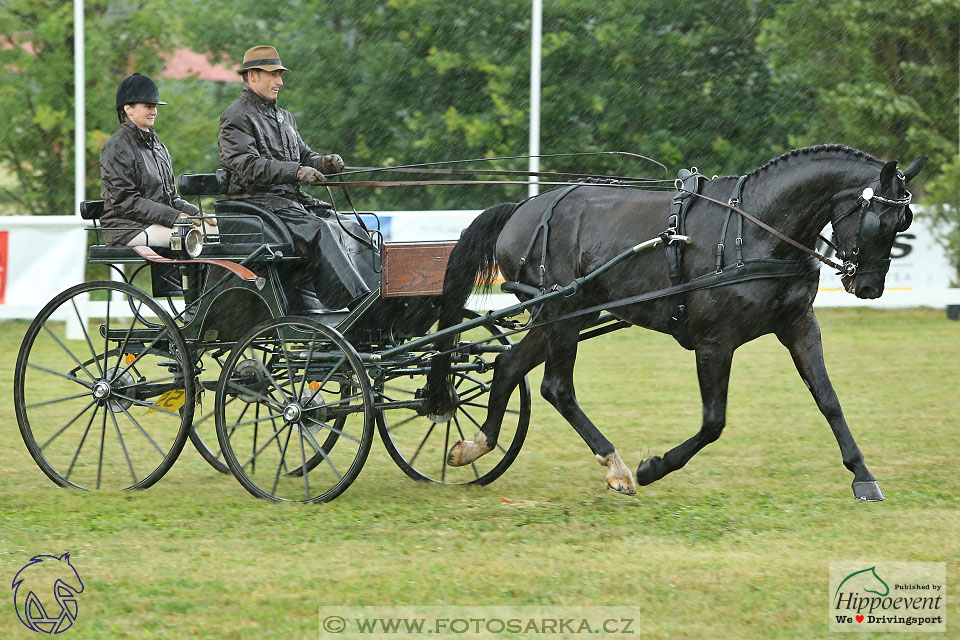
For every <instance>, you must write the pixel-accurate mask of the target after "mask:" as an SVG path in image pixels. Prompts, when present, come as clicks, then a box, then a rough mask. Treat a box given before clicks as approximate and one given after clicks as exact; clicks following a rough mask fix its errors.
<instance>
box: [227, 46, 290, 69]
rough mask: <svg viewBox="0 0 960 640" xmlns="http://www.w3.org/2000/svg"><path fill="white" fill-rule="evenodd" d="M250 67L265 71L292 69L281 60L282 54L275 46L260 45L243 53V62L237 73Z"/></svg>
mask: <svg viewBox="0 0 960 640" xmlns="http://www.w3.org/2000/svg"><path fill="white" fill-rule="evenodd" d="M250 69H262V70H263V71H290V69H287V68H286V67H285V66H283V64H281V62H280V54H279V53H277V50H276V49H274V48H273V47H267V46H263V45H261V46H259V47H253V48H251V49H247V52H246V53H245V54H243V64H242V65H240V68H239V69H237V73H243V72H244V71H249V70H250Z"/></svg>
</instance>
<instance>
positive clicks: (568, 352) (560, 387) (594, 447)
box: [540, 321, 637, 495]
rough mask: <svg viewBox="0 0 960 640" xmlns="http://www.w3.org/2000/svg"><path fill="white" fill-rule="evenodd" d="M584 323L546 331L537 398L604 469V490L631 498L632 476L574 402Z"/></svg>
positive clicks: (633, 485) (551, 328)
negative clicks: (543, 400)
mask: <svg viewBox="0 0 960 640" xmlns="http://www.w3.org/2000/svg"><path fill="white" fill-rule="evenodd" d="M584 323H589V322H588V321H584V322H581V323H578V322H572V323H559V324H554V325H550V326H549V327H548V328H547V331H548V335H547V338H546V340H545V341H544V346H545V347H546V360H545V364H544V371H543V383H542V384H541V386H540V394H541V395H542V396H543V397H544V398H546V400H547V401H548V402H549V403H550V404H552V405H553V406H554V407H555V408H556V409H557V411H559V412H560V414H561V415H562V416H563V417H564V418H566V420H567V422H569V423H570V424H571V425H572V426H573V428H574V429H576V430H577V433H578V434H580V437H581V438H583V440H584V442H586V443H587V446H589V447H590V450H591V451H593V453H594V455H596V456H597V461H598V462H599V463H600V465H601V466H604V467H607V469H608V471H607V475H606V481H607V487H609V488H610V489H613V490H614V491H617V492H619V493H625V494H627V495H633V494H635V493H636V492H637V489H636V485H635V484H634V482H633V474H632V473H631V472H630V470H629V469H628V468H627V466H626V465H625V464H624V463H623V460H622V459H621V458H620V454H618V453H617V452H616V450H615V449H614V447H613V444H611V443H610V441H609V440H607V439H606V438H605V437H604V435H603V434H602V433H600V430H599V429H597V427H596V425H594V424H593V422H591V421H590V418H588V417H587V415H586V414H585V413H584V412H583V409H581V408H580V404H579V403H578V402H577V396H576V392H575V390H574V387H573V366H574V363H575V361H576V358H577V340H578V339H579V335H580V328H581V324H584ZM564 325H565V326H564Z"/></svg>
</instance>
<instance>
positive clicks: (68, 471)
mask: <svg viewBox="0 0 960 640" xmlns="http://www.w3.org/2000/svg"><path fill="white" fill-rule="evenodd" d="M99 409H100V407H97V408H96V409H94V410H93V413H92V414H90V421H89V422H87V428H86V429H84V430H83V437H81V438H80V444H79V445H78V446H77V451H76V453H74V454H73V460H71V461H70V467H69V468H68V469H67V475H65V476H64V477H63V479H64V480H66V481H68V482H69V481H70V474H71V473H72V472H73V465H75V464H76V463H77V458H79V457H80V449H83V443H84V442H86V441H87V434H88V433H90V427H92V426H93V420H94V418H96V417H97V411H98V410H99Z"/></svg>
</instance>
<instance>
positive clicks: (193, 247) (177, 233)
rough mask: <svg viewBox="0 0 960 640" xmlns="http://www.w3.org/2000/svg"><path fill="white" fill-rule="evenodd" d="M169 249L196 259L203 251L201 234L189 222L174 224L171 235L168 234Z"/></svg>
mask: <svg viewBox="0 0 960 640" xmlns="http://www.w3.org/2000/svg"><path fill="white" fill-rule="evenodd" d="M170 248H171V249H173V250H174V251H183V252H184V253H186V254H187V255H188V256H190V257H191V258H196V257H197V256H199V255H200V253H201V252H202V251H203V234H202V233H200V230H199V229H198V228H196V227H195V226H193V223H192V222H190V221H189V220H188V221H187V222H175V223H174V225H173V233H172V234H170Z"/></svg>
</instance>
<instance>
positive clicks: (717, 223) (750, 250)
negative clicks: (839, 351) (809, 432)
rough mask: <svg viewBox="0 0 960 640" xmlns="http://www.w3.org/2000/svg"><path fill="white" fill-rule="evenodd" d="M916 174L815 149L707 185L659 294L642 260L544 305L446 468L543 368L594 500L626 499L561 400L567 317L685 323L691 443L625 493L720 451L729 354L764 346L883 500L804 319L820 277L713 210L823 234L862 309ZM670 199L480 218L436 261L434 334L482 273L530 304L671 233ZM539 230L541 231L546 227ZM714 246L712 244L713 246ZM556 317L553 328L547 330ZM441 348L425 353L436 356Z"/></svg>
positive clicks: (537, 205) (878, 287) (507, 209)
mask: <svg viewBox="0 0 960 640" xmlns="http://www.w3.org/2000/svg"><path fill="white" fill-rule="evenodd" d="M925 161H926V158H925V157H920V158H917V159H916V160H915V161H914V162H913V163H911V165H910V166H909V168H907V169H906V170H905V171H903V172H901V171H900V170H898V169H897V163H896V161H891V162H887V163H884V162H882V161H880V160H878V159H876V158H873V157H871V156H869V155H868V154H866V153H864V152H862V151H857V150H855V149H851V148H848V147H844V146H839V145H823V146H818V147H811V148H806V149H799V150H795V151H791V152H790V153H786V154H784V155H782V156H780V157H779V158H776V159H774V160H771V161H770V162H768V163H767V164H765V165H763V166H762V167H760V168H759V169H756V170H754V171H752V172H751V173H749V174H747V175H746V176H745V177H725V178H714V179H712V180H706V181H705V182H704V183H703V186H702V190H701V191H700V193H701V194H702V195H700V196H691V197H692V198H693V201H692V205H691V206H690V207H689V209H688V210H687V211H686V215H685V233H686V235H688V236H689V237H690V238H691V239H692V242H691V244H689V245H688V246H687V247H686V250H685V252H684V254H683V256H682V263H679V265H678V267H677V268H678V269H679V273H678V274H675V277H674V280H673V282H671V278H670V273H669V269H668V261H667V260H666V259H665V257H664V254H663V253H662V252H660V251H647V252H644V253H640V254H638V255H636V256H634V257H632V258H630V259H628V260H626V261H625V262H622V263H620V264H619V265H617V266H615V267H613V268H611V269H609V270H608V271H607V272H605V273H603V274H602V275H600V276H599V277H597V278H596V279H595V280H593V281H591V282H590V283H588V284H587V285H584V286H583V287H582V289H580V290H579V291H578V292H577V293H576V294H575V295H570V296H568V297H561V298H558V299H555V300H554V301H550V302H548V303H546V304H545V305H543V307H542V308H541V309H540V311H539V315H538V316H537V318H536V320H537V326H536V328H532V329H531V330H530V331H529V332H528V333H527V334H526V335H525V336H524V338H523V339H522V340H521V341H520V342H519V343H518V344H517V345H516V346H515V347H513V348H512V349H511V350H510V351H509V352H506V353H504V354H502V355H501V356H500V357H499V358H498V360H497V365H496V373H495V376H494V379H493V383H492V389H491V392H490V399H489V409H488V413H487V418H486V420H485V421H484V423H483V425H482V426H481V429H480V430H479V431H477V433H476V434H475V435H474V436H473V440H467V441H460V442H457V443H456V444H455V445H454V446H453V447H452V448H451V449H450V452H449V456H448V457H449V463H450V464H452V465H455V466H458V465H464V464H469V463H470V462H472V461H473V460H476V459H477V458H479V457H480V456H482V455H484V454H485V453H487V452H488V451H490V450H492V449H493V448H494V447H495V446H496V442H497V436H498V432H499V429H500V424H501V421H502V419H503V415H504V409H505V407H506V404H507V401H508V399H509V397H510V394H511V393H512V391H513V389H514V387H515V386H516V385H517V384H518V383H519V382H520V380H521V379H522V378H523V376H524V375H525V374H526V373H527V372H528V371H530V370H531V369H532V368H533V367H535V366H537V365H538V364H540V363H541V362H542V363H545V369H544V374H543V384H542V386H541V388H540V392H541V394H542V395H543V397H544V398H546V399H547V401H549V402H550V403H551V404H552V405H553V406H554V407H556V409H557V410H558V411H559V412H560V413H561V414H562V415H563V417H564V418H566V420H567V421H568V422H569V423H570V424H571V425H573V427H574V429H576V430H577V433H579V434H580V436H581V437H582V438H583V439H584V441H586V443H587V445H588V446H589V447H590V449H591V450H592V451H593V453H594V454H595V455H596V457H597V460H598V461H599V462H600V464H601V465H602V466H606V467H607V468H608V472H607V474H606V482H607V485H608V486H609V488H611V489H614V490H616V491H619V492H621V493H627V494H633V493H635V492H636V488H635V485H634V482H633V474H632V473H631V472H630V471H629V469H627V467H626V466H625V465H624V463H623V461H622V460H621V459H620V456H619V455H618V454H617V452H616V450H615V449H614V446H613V444H611V443H610V441H608V440H607V439H606V438H605V437H604V436H603V434H602V433H601V432H600V430H599V429H597V427H596V426H595V425H594V424H593V423H592V422H591V421H590V419H589V418H588V417H587V416H586V415H585V414H584V412H583V411H582V410H581V408H580V406H579V404H578V403H577V399H576V394H575V391H574V385H573V367H574V362H575V360H576V357H577V342H578V339H579V337H580V332H581V330H583V329H585V328H587V327H590V326H591V325H592V324H593V323H594V322H595V321H596V319H597V317H598V315H599V311H591V312H589V313H587V314H585V315H579V316H577V315H575V314H576V312H577V311H578V310H585V309H591V308H593V309H599V308H600V307H604V306H605V307H608V308H610V310H611V311H612V312H613V313H614V314H615V315H616V316H617V317H619V318H620V319H622V320H625V321H627V322H629V323H631V324H635V325H639V326H643V327H646V328H648V329H653V330H655V331H661V332H664V333H673V334H674V335H675V336H678V340H680V337H679V336H680V335H681V334H678V333H677V331H676V330H677V326H676V325H677V317H678V315H680V316H682V315H683V313H682V312H683V311H685V314H686V316H687V317H686V322H685V327H683V329H685V332H684V333H683V334H682V335H683V340H682V341H681V342H682V343H685V345H684V346H687V347H688V348H692V349H693V350H694V351H695V352H696V362H697V377H698V379H699V382H700V395H701V398H702V401H703V423H702V425H701V427H700V431H699V432H698V433H697V434H696V435H694V436H693V437H691V438H689V439H688V440H687V441H685V442H683V443H682V444H680V445H679V446H676V447H674V448H673V449H671V450H669V451H668V452H667V453H666V454H664V455H663V456H662V457H661V456H652V457H649V458H647V459H645V460H643V461H642V462H641V463H640V465H639V467H638V468H637V473H636V479H637V482H639V484H641V485H647V484H650V483H651V482H654V481H656V480H659V479H660V478H662V477H663V476H665V475H666V474H668V473H670V472H672V471H676V470H677V469H680V468H681V467H683V466H684V465H685V464H686V463H687V462H688V461H689V460H690V458H692V457H693V456H694V455H695V454H696V453H697V452H698V451H700V449H702V448H703V447H704V446H706V445H707V444H709V443H711V442H713V441H714V440H716V439H717V438H718V437H719V436H720V433H721V431H722V430H723V427H724V423H725V419H726V405H727V386H728V382H729V378H730V365H731V362H732V359H733V352H734V351H735V350H736V349H737V347H739V346H740V345H742V344H744V343H746V342H749V341H750V340H753V339H755V338H757V337H759V336H762V335H764V334H768V333H773V334H776V336H777V338H778V339H779V340H780V342H781V343H782V344H783V345H784V346H785V347H786V348H787V349H788V350H789V351H790V354H791V356H792V357H793V360H794V363H795V364H796V367H797V370H798V371H799V373H800V376H801V377H802V378H803V381H804V382H805V383H806V385H807V387H808V388H809V389H810V392H811V393H812V394H813V397H814V399H815V400H816V402H817V406H818V407H819V408H820V411H821V412H822V413H823V415H824V416H825V417H826V419H827V421H828V422H829V423H830V427H831V428H832V429H833V433H834V435H835V436H836V438H837V442H838V444H839V445H840V450H841V452H842V454H843V464H844V466H845V467H847V469H849V470H850V471H851V472H853V493H854V496H855V497H856V498H858V499H862V500H882V499H883V494H882V493H881V491H880V488H879V486H878V485H877V482H876V480H875V479H874V477H873V475H872V474H871V473H870V471H869V470H868V469H867V466H866V464H865V463H864V460H863V455H862V454H861V453H860V449H859V448H858V447H857V444H856V442H854V439H853V436H852V435H851V434H850V429H849V428H848V427H847V423H846V420H845V419H844V417H843V412H842V410H841V408H840V402H839V401H838V399H837V395H836V393H835V392H834V389H833V386H832V385H831V383H830V379H829V377H828V376H827V371H826V368H825V367H824V362H823V351H822V346H821V340H820V328H819V325H818V324H817V319H816V317H815V315H814V313H813V307H812V304H813V299H814V297H815V296H816V294H817V285H818V282H819V271H818V270H817V269H816V268H813V269H811V268H810V265H809V260H810V257H809V255H807V253H804V252H802V251H801V250H800V249H798V248H797V246H795V245H793V244H791V243H790V242H789V241H785V239H784V238H783V237H777V236H776V235H774V234H772V233H771V232H770V231H769V230H765V229H763V228H761V226H760V225H758V224H755V223H754V222H752V221H750V220H749V219H747V220H743V224H742V225H741V224H740V221H739V220H738V219H737V218H738V216H739V215H740V214H738V213H733V214H732V217H733V221H728V220H727V217H728V214H729V212H730V211H731V209H730V208H729V207H725V206H723V205H722V204H721V203H724V202H728V200H734V202H733V204H734V205H736V204H737V201H739V203H740V204H739V206H740V208H741V209H742V210H743V211H746V212H749V213H751V214H752V215H753V216H755V217H756V218H758V219H759V220H760V221H761V222H762V223H765V224H766V225H768V226H769V227H772V228H773V229H775V230H777V231H779V232H780V233H781V234H782V235H783V236H785V237H786V238H789V239H791V240H794V241H796V242H798V243H800V244H802V245H804V246H805V247H809V248H813V247H815V245H816V242H817V238H818V236H819V234H820V233H821V232H822V230H823V229H824V227H825V226H826V225H827V223H830V222H832V223H833V229H834V233H835V236H836V240H837V255H838V257H839V258H840V259H841V260H844V268H845V270H846V272H847V274H846V275H845V277H844V284H845V287H846V289H847V291H849V292H850V293H854V294H855V295H856V296H857V297H859V298H876V297H878V296H880V295H881V294H882V293H883V286H884V280H885V278H886V272H887V270H888V268H889V265H890V250H891V247H892V246H893V242H894V239H895V236H896V234H897V232H898V231H903V230H905V229H906V228H907V227H908V226H909V225H910V222H911V221H912V213H911V211H910V209H909V207H908V206H907V205H908V204H909V202H910V196H909V192H908V191H907V190H906V183H907V182H909V181H910V180H911V179H913V178H914V177H916V175H917V174H918V173H919V172H920V170H921V168H922V167H923V164H924V162H925ZM735 191H736V192H737V194H736V196H735V195H734V192H735ZM737 196H738V197H737ZM672 198H673V196H672V194H670V193H664V192H662V191H661V192H658V191H652V190H644V189H631V188H618V187H616V186H602V185H584V186H580V187H577V188H576V189H573V190H569V189H568V188H562V189H556V190H553V191H549V192H546V193H543V194H541V195H539V196H536V197H534V198H532V199H529V200H527V201H524V202H523V203H521V204H520V205H519V206H518V205H516V204H513V203H505V204H500V205H497V206H495V207H492V208H490V209H488V210H486V211H484V212H483V213H482V214H481V215H480V216H479V217H478V218H477V219H476V220H474V222H473V223H472V224H471V225H470V226H469V227H468V228H467V229H466V230H464V232H463V234H462V235H461V237H460V242H459V243H458V244H457V246H456V248H455V250H454V252H453V254H452V255H451V257H450V262H449V264H448V267H447V271H446V279H445V282H444V294H443V298H442V308H441V316H440V328H445V327H448V326H452V325H454V324H456V323H457V322H459V316H460V312H459V310H460V309H461V307H462V306H463V303H464V301H465V300H466V298H467V296H468V295H469V293H470V291H471V289H472V288H473V286H474V285H475V283H476V281H477V278H478V277H480V278H481V279H482V280H486V282H489V281H490V279H491V276H492V274H493V273H495V271H496V267H499V269H500V271H501V273H502V274H503V276H504V278H506V280H507V281H508V282H511V281H512V282H517V283H521V284H525V285H529V286H527V287H526V288H525V289H523V292H521V293H518V296H519V297H521V299H529V298H530V297H531V296H532V295H533V292H534V290H535V289H534V288H545V289H547V290H549V289H550V288H551V287H552V286H554V285H561V286H565V285H568V284H569V283H571V282H572V281H574V280H575V279H576V278H579V277H582V276H584V275H585V274H589V273H590V272H591V271H593V270H594V269H597V268H598V267H599V266H601V265H603V264H604V263H606V262H607V261H608V260H610V258H611V257H613V256H615V255H617V254H619V253H621V252H623V251H624V250H625V249H628V248H629V247H631V246H633V245H636V244H637V243H638V242H642V241H644V240H647V239H649V238H653V237H657V236H658V235H659V234H661V233H662V232H663V231H664V227H665V226H668V225H669V224H673V225H674V226H675V225H676V220H675V219H671V220H670V222H669V223H668V218H670V215H671V202H672ZM545 213H547V214H548V215H546V216H545V215H544V214H545ZM545 218H549V224H548V225H547V226H546V227H544V226H543V221H544V220H545ZM728 225H730V228H731V229H739V230H740V231H739V232H736V231H735V232H734V233H738V234H739V236H740V239H737V240H736V241H731V237H732V236H731V235H730V232H728V229H727V226H728ZM721 232H723V234H724V235H726V236H727V240H726V242H724V238H722V237H721ZM545 233H546V235H547V238H546V242H544V235H545ZM664 238H665V239H669V236H664ZM808 253H809V252H808ZM544 254H545V255H544ZM804 259H806V262H807V268H805V269H801V268H797V269H794V270H793V272H792V274H790V275H785V274H784V273H779V274H775V275H774V274H770V273H768V274H767V275H764V274H763V273H761V272H757V273H755V275H754V276H753V277H752V278H748V279H741V280H740V281H737V280H731V281H728V282H730V284H723V285H722V286H712V287H710V288H701V289H696V290H692V291H689V292H686V293H684V296H685V298H686V299H685V300H683V301H682V302H683V306H684V307H685V309H684V310H680V311H681V313H679V314H678V297H677V296H676V295H670V296H666V297H660V298H656V299H652V300H649V301H644V302H638V303H633V304H628V305H626V306H623V305H622V303H621V306H616V303H617V301H622V300H624V299H626V298H630V297H631V296H636V295H638V294H643V293H645V292H651V291H655V290H662V289H665V288H667V287H670V286H671V284H676V275H679V276H680V279H681V281H682V282H690V281H691V280H693V279H695V278H697V277H698V276H704V274H714V273H716V272H718V271H721V272H723V271H725V272H728V273H729V272H733V273H734V275H735V274H736V270H737V268H738V265H743V266H746V267H750V266H751V265H755V264H758V263H765V264H768V265H769V264H777V263H780V264H792V265H801V264H802V263H803V261H804ZM675 264H677V263H675ZM748 271H750V269H749V268H747V269H744V272H745V273H746V272H748ZM760 271H762V269H761V270H760ZM541 273H543V274H544V275H543V277H542V278H541ZM775 276H776V277H775ZM717 277H722V276H717ZM557 318H561V319H562V321H560V322H554V323H549V321H550V320H551V319H557ZM452 341H453V338H450V339H449V340H447V341H444V342H442V343H438V348H439V350H440V352H441V354H442V352H443V351H444V350H445V349H448V348H450V347H451V345H452ZM448 372H449V359H448V358H447V357H445V356H442V355H440V356H437V357H435V358H434V361H433V364H432V370H431V373H430V377H429V379H428V390H427V402H426V405H425V406H426V410H427V411H428V412H429V413H444V412H445V411H449V409H450V406H451V403H454V402H455V401H456V397H455V394H452V393H450V392H449V391H448V389H449V385H448V384H445V380H446V377H447V374H448Z"/></svg>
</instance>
